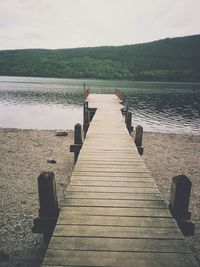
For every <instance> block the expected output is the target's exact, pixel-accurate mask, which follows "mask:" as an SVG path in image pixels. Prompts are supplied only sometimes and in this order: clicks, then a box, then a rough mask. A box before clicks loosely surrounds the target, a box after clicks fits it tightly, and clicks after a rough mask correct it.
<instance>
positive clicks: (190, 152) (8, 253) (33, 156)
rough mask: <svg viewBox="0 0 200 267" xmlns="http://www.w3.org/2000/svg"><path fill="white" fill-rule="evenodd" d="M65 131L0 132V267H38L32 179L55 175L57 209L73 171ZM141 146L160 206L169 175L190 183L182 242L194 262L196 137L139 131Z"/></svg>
mask: <svg viewBox="0 0 200 267" xmlns="http://www.w3.org/2000/svg"><path fill="white" fill-rule="evenodd" d="M67 132H68V135H67V136H57V135H56V133H57V131H40V130H20V129H7V128H0V153H1V154H0V229H1V235H0V266H8V267H11V266H22V267H25V266H27V267H29V266H30V267H33V266H34V267H38V266H40V265H41V263H42V261H43V257H44V253H45V250H46V245H45V244H44V242H43V237H42V236H41V235H39V234H33V233H32V232H31V227H32V225H33V219H34V218H36V217H37V216H38V206H39V204H38V191H37V177H38V175H39V174H40V173H41V172H42V171H52V172H54V173H55V177H56V186H57V195H58V201H59V205H62V201H63V198H64V195H65V192H66V189H67V186H68V184H69V182H70V177H71V173H72V171H73V153H70V152H69V146H70V145H71V144H73V131H67ZM143 146H144V155H143V156H142V157H143V159H144V161H145V163H146V166H147V168H148V169H149V170H150V172H151V174H152V176H153V177H154V178H155V181H156V183H157V185H158V187H159V189H160V191H161V193H162V194H163V196H164V198H165V201H166V203H168V201H169V194H170V186H171V178H172V177H173V176H176V175H180V174H184V175H186V176H187V177H188V178H189V179H190V180H191V182H192V193H191V199H190V211H191V213H192V221H193V222H194V223H195V235H194V236H193V237H186V242H187V244H188V246H189V247H190V249H191V250H192V251H193V253H194V255H195V257H197V259H199V260H200V193H199V192H200V183H199V177H200V162H199V159H200V136H198V135H176V134H162V133H147V132H145V133H144V137H143ZM52 160H54V161H55V162H56V163H54V164H51V163H50V162H51V161H52Z"/></svg>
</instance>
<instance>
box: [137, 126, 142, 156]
mask: <svg viewBox="0 0 200 267" xmlns="http://www.w3.org/2000/svg"><path fill="white" fill-rule="evenodd" d="M142 137H143V128H142V126H140V125H138V126H137V127H136V128H135V145H136V147H137V149H138V152H139V154H140V155H143V152H144V148H143V146H142Z"/></svg>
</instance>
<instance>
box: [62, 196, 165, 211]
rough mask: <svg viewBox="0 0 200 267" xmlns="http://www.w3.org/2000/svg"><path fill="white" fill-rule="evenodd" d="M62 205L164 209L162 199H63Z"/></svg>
mask: <svg viewBox="0 0 200 267" xmlns="http://www.w3.org/2000/svg"><path fill="white" fill-rule="evenodd" d="M63 206H69V207H70V206H77V207H82V206H84V207H122V208H156V209H166V204H165V202H164V201H163V200H122V199H120V200H115V199H109V200H108V199H106V200H105V199H69V198H67V199H64V201H63Z"/></svg>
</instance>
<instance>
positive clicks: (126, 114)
mask: <svg viewBox="0 0 200 267" xmlns="http://www.w3.org/2000/svg"><path fill="white" fill-rule="evenodd" d="M128 110H129V106H128V104H126V107H125V123H126V122H127V117H128V112H129V111H128Z"/></svg>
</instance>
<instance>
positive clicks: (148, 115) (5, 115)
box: [0, 77, 200, 134]
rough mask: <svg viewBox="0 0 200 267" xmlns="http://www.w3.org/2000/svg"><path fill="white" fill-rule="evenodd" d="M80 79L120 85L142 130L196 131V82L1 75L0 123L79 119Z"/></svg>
mask: <svg viewBox="0 0 200 267" xmlns="http://www.w3.org/2000/svg"><path fill="white" fill-rule="evenodd" d="M83 83H86V85H87V86H88V87H91V88H92V91H93V92H96V93H112V92H113V90H114V89H115V88H120V90H121V91H122V92H123V94H124V96H125V99H126V100H125V101H126V103H128V104H129V106H130V109H131V111H132V112H133V114H134V115H133V122H134V124H141V125H143V126H144V129H145V130H146V131H158V132H175V133H193V134H199V133H200V84H181V83H147V82H127V81H102V80H75V79H52V78H26V77H23V78H22V77H0V127H17V128H37V129H66V128H68V129H69V128H73V126H74V124H75V123H77V122H81V121H82V102H83Z"/></svg>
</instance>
